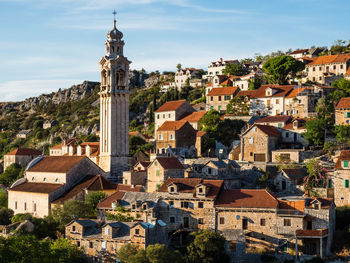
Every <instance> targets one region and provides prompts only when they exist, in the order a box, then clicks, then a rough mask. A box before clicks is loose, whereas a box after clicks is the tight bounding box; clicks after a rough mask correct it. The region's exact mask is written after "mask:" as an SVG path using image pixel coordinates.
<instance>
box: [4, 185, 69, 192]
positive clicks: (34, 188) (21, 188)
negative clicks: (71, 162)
mask: <svg viewBox="0 0 350 263" xmlns="http://www.w3.org/2000/svg"><path fill="white" fill-rule="evenodd" d="M62 186H63V184H49V183H23V184H20V185H16V186H14V187H13V188H10V189H8V190H9V191H18V192H30V193H41V194H48V193H51V192H54V191H56V190H57V189H58V188H60V187H62Z"/></svg>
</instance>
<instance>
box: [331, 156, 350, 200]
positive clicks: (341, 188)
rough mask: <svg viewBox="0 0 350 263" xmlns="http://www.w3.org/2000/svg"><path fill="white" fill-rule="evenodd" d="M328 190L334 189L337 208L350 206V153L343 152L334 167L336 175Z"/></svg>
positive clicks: (332, 178)
mask: <svg viewBox="0 0 350 263" xmlns="http://www.w3.org/2000/svg"><path fill="white" fill-rule="evenodd" d="M328 188H333V189H334V202H335V204H336V206H348V205H350V151H349V150H343V151H341V153H340V155H339V157H338V159H337V162H336V164H335V167H334V175H333V176H332V177H331V178H330V180H329V182H328Z"/></svg>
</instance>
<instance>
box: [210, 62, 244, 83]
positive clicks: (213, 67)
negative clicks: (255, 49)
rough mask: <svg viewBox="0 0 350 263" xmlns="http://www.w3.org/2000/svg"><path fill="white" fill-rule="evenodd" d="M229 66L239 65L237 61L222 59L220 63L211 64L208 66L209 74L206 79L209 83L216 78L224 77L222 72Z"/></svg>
mask: <svg viewBox="0 0 350 263" xmlns="http://www.w3.org/2000/svg"><path fill="white" fill-rule="evenodd" d="M228 64H239V61H238V60H237V59H235V60H223V59H222V58H220V59H219V60H218V61H214V62H211V63H210V65H209V66H208V74H207V75H206V76H203V77H205V78H206V79H208V80H209V81H211V80H212V78H213V77H214V76H217V75H223V73H222V71H223V70H224V69H225V67H226V65H228Z"/></svg>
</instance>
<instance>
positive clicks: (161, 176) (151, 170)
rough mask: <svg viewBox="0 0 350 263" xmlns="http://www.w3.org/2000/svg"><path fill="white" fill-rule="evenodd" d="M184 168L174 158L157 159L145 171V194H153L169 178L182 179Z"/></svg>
mask: <svg viewBox="0 0 350 263" xmlns="http://www.w3.org/2000/svg"><path fill="white" fill-rule="evenodd" d="M184 171H185V167H184V166H183V164H182V163H181V162H180V161H179V159H178V158H176V157H157V158H156V159H155V160H153V162H152V163H151V164H150V166H148V169H147V192H150V193H151V192H155V191H156V190H157V189H158V188H159V187H160V186H161V185H162V184H163V183H164V182H165V181H166V180H167V179H168V178H169V177H172V178H183V177H184Z"/></svg>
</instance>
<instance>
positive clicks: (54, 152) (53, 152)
mask: <svg viewBox="0 0 350 263" xmlns="http://www.w3.org/2000/svg"><path fill="white" fill-rule="evenodd" d="M77 142H78V139H77V138H70V139H64V140H63V141H62V143H60V144H58V145H55V146H53V147H51V148H49V151H50V156H63V155H65V154H68V153H69V146H73V147H74V146H75V147H76V145H77Z"/></svg>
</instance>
